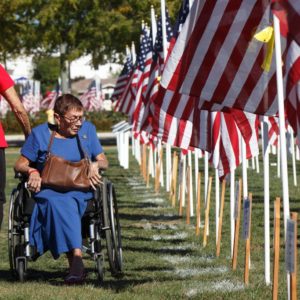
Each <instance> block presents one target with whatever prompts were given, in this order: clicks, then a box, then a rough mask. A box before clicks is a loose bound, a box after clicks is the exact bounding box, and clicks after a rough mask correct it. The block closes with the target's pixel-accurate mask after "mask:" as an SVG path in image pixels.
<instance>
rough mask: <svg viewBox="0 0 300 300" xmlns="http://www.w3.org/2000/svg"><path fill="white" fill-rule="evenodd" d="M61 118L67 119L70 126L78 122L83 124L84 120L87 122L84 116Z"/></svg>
mask: <svg viewBox="0 0 300 300" xmlns="http://www.w3.org/2000/svg"><path fill="white" fill-rule="evenodd" d="M61 117H62V118H64V119H66V120H68V122H69V123H70V124H76V123H77V122H78V121H79V122H80V123H83V122H84V120H85V117H84V116H79V117H72V118H68V117H66V116H61Z"/></svg>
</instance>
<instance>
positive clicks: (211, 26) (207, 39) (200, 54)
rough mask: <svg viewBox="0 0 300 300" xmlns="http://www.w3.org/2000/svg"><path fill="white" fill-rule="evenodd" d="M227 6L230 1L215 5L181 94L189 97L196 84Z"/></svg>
mask: <svg viewBox="0 0 300 300" xmlns="http://www.w3.org/2000/svg"><path fill="white" fill-rule="evenodd" d="M227 4H228V1H220V2H218V3H217V4H216V5H215V7H214V10H213V12H212V14H211V17H210V18H209V21H208V23H207V25H206V27H205V31H204V33H203V35H202V38H201V39H200V41H199V42H198V45H197V50H196V51H195V53H194V56H193V59H192V62H191V64H190V67H189V69H188V72H187V74H186V76H185V79H184V81H183V83H182V85H181V88H180V93H182V94H188V95H189V94H190V90H191V87H192V85H193V83H194V80H195V77H196V76H197V74H198V71H199V68H200V66H201V65H202V63H203V59H204V58H205V55H206V53H207V51H208V50H209V46H210V43H211V41H212V37H213V36H214V34H215V32H216V28H217V27H218V24H219V22H220V21H221V19H222V17H223V15H224V11H225V9H226V6H227ZM212 16H213V17H212ZM187 51H188V49H187ZM222 64H224V65H226V64H225V63H224V62H222ZM214 82H215V79H214Z"/></svg>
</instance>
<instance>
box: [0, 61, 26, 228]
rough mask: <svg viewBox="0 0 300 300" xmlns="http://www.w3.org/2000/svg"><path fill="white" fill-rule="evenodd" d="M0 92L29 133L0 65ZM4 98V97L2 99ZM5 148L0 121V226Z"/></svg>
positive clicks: (20, 104)
mask: <svg viewBox="0 0 300 300" xmlns="http://www.w3.org/2000/svg"><path fill="white" fill-rule="evenodd" d="M0 94H1V95H2V96H3V97H2V100H1V101H3V100H4V99H5V100H6V101H7V102H8V103H9V105H10V107H11V109H12V111H13V112H14V114H15V116H16V119H17V120H18V122H19V123H20V125H21V127H22V130H23V132H24V135H25V138H26V137H27V136H28V135H29V134H30V132H31V127H30V122H29V118H28V116H27V113H26V111H25V108H24V106H23V104H22V102H21V101H20V99H19V97H18V95H17V93H16V91H15V88H14V82H13V80H12V79H11V77H10V76H9V75H8V73H7V72H6V71H5V69H4V68H3V67H2V66H1V65H0ZM3 98H4V99H3ZM5 148H7V142H6V140H5V135H4V131H3V128H2V125H1V122H0V228H1V224H2V220H3V204H4V203H5V183H6V163H5Z"/></svg>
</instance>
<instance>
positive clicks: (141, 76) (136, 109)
mask: <svg viewBox="0 0 300 300" xmlns="http://www.w3.org/2000/svg"><path fill="white" fill-rule="evenodd" d="M152 60H153V52H152V40H151V37H150V35H149V34H148V32H147V31H144V33H143V36H142V41H141V47H140V55H139V56H138V67H137V69H136V70H135V72H134V73H135V78H137V80H136V82H134V80H133V82H132V85H131V89H132V91H133V92H132V94H133V95H135V99H134V102H133V103H134V105H133V109H132V114H131V122H132V125H133V126H132V130H133V132H135V133H138V134H140V128H139V127H138V125H139V120H140V118H141V117H142V116H143V113H144V109H145V103H144V102H143V96H144V94H145V92H146V90H147V87H148V85H149V76H150V68H151V63H152ZM135 137H137V135H135ZM142 140H144V139H142Z"/></svg>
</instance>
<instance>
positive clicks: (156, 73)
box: [135, 9, 173, 131]
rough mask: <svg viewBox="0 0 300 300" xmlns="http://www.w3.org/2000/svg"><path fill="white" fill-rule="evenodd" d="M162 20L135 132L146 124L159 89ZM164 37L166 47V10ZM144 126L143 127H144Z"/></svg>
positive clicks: (169, 35) (169, 32) (169, 36)
mask: <svg viewBox="0 0 300 300" xmlns="http://www.w3.org/2000/svg"><path fill="white" fill-rule="evenodd" d="M162 35H163V34H162V18H160V19H159V20H158V22H157V35H156V39H155V44H154V49H153V56H152V61H151V67H150V71H149V74H150V75H149V79H148V84H147V88H146V90H145V91H144V92H143V94H142V98H141V100H142V102H143V104H142V105H143V109H142V110H141V111H140V114H139V117H138V118H137V119H136V126H135V128H136V130H137V131H140V130H141V127H142V124H144V123H145V122H147V120H148V117H149V109H150V105H151V103H152V102H153V101H154V98H155V97H156V96H157V91H158V87H159V78H160V76H161V74H162V71H163V67H164V53H163V36H162ZM166 35H167V47H168V45H169V43H170V41H171V39H172V37H173V31H172V27H171V23H170V18H169V13H168V10H167V9H166ZM144 126H145V125H144Z"/></svg>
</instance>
